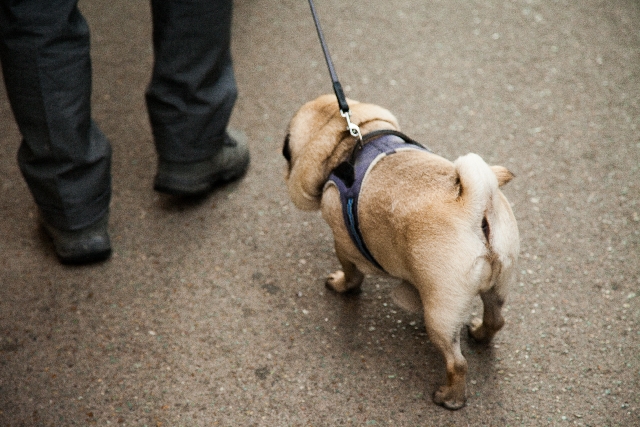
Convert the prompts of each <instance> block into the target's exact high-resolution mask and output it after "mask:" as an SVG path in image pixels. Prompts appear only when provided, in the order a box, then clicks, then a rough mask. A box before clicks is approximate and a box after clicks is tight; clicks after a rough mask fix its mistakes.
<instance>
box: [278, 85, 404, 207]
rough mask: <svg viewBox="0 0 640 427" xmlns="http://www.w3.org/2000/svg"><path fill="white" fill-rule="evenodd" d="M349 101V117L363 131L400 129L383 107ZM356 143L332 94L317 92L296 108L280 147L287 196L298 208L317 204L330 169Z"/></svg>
mask: <svg viewBox="0 0 640 427" xmlns="http://www.w3.org/2000/svg"><path fill="white" fill-rule="evenodd" d="M348 103H349V110H350V112H351V121H352V122H353V123H355V124H356V125H358V126H359V127H360V131H361V132H362V133H363V134H364V133H366V132H371V131H374V130H378V129H394V130H399V126H398V122H397V120H396V118H395V117H394V116H393V114H391V113H390V112H389V111H387V110H385V109H384V108H382V107H379V106H377V105H373V104H364V103H360V102H357V101H353V100H348ZM355 144H356V140H355V138H353V137H352V136H351V135H350V134H349V131H348V130H347V125H346V121H345V119H344V117H342V116H341V115H340V109H339V107H338V101H337V100H336V97H335V96H334V95H323V96H320V97H319V98H316V99H314V100H313V101H310V102H307V103H306V104H304V105H303V106H302V108H300V110H298V112H297V113H296V114H295V115H294V116H293V118H292V119H291V122H290V123H289V130H288V133H287V137H286V139H285V141H284V146H283V147H282V155H283V156H284V158H285V159H286V160H287V163H288V164H287V171H286V174H285V180H286V182H287V188H288V190H289V196H290V197H291V200H292V201H293V203H294V204H295V205H296V206H297V207H298V208H300V209H303V210H315V209H319V208H320V199H321V198H322V189H323V187H324V184H325V182H326V181H327V179H328V178H329V175H330V174H331V171H332V170H333V169H334V168H335V167H336V166H338V165H339V164H340V163H342V162H343V161H344V160H345V159H346V158H347V157H348V156H349V154H350V153H351V151H352V150H353V147H354V146H355Z"/></svg>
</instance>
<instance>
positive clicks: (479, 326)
mask: <svg viewBox="0 0 640 427" xmlns="http://www.w3.org/2000/svg"><path fill="white" fill-rule="evenodd" d="M491 264H492V265H491V268H492V275H491V279H490V280H491V283H490V287H489V289H488V290H486V291H482V292H480V298H482V304H483V306H484V312H483V314H482V319H480V318H475V319H472V320H471V324H470V325H469V334H470V335H471V337H473V339H475V340H476V341H478V342H480V343H485V344H486V343H489V342H490V341H491V339H492V338H493V337H494V335H495V334H496V333H497V332H498V331H499V330H500V329H502V327H503V326H504V317H502V306H503V305H504V302H505V300H506V298H507V286H508V284H509V282H510V281H511V278H512V277H511V276H512V275H513V268H505V266H504V264H503V263H502V262H500V261H499V260H497V259H495V260H493V262H492V263H491Z"/></svg>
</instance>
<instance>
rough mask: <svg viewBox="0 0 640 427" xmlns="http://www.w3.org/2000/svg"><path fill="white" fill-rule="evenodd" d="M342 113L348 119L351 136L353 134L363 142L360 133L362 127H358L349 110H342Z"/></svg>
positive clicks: (360, 142) (359, 141)
mask: <svg viewBox="0 0 640 427" xmlns="http://www.w3.org/2000/svg"><path fill="white" fill-rule="evenodd" d="M340 115H341V116H342V117H344V118H345V120H346V121H347V130H348V131H349V133H350V134H351V136H353V137H354V138H357V139H358V143H359V144H362V134H361V133H360V128H359V127H358V125H357V124H355V123H353V122H352V121H351V113H349V112H348V111H342V110H340Z"/></svg>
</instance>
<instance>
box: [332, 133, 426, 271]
mask: <svg viewBox="0 0 640 427" xmlns="http://www.w3.org/2000/svg"><path fill="white" fill-rule="evenodd" d="M363 141H364V142H366V143H365V144H364V145H363V146H362V148H360V149H359V150H358V151H357V152H355V151H354V153H352V156H351V159H350V161H345V162H343V163H341V164H340V165H338V167H337V168H336V169H334V171H333V172H332V173H331V175H330V176H329V180H328V181H327V184H330V183H332V184H334V185H335V186H336V187H337V188H338V192H339V193H340V202H341V204H342V215H343V219H344V223H345V225H346V227H347V230H348V232H349V236H350V237H351V240H352V241H353V243H354V244H355V246H356V247H357V248H358V250H359V251H360V253H361V254H362V255H363V256H364V257H365V258H366V259H367V260H368V261H369V262H370V263H372V264H373V265H374V266H375V267H376V268H378V269H380V270H382V271H384V268H383V267H382V266H381V265H380V263H378V261H377V260H376V259H375V257H374V256H373V255H372V254H371V252H370V251H369V248H368V247H367V244H366V243H365V241H364V238H363V236H362V232H361V231H360V224H359V219H358V199H359V196H360V190H361V187H362V183H363V181H364V179H365V177H366V175H367V173H368V172H369V171H370V170H371V169H372V168H373V166H374V165H375V164H376V163H377V162H378V161H380V160H381V159H382V158H383V157H385V156H388V155H391V154H394V153H396V152H398V151H403V150H426V151H429V152H430V150H429V149H427V148H426V147H423V146H422V145H420V144H418V143H417V142H415V141H413V140H412V139H410V138H408V137H406V136H405V135H404V134H402V133H400V132H396V131H392V130H383V131H375V132H371V133H369V134H367V135H365V136H364V137H363Z"/></svg>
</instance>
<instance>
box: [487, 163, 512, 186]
mask: <svg viewBox="0 0 640 427" xmlns="http://www.w3.org/2000/svg"><path fill="white" fill-rule="evenodd" d="M491 170H492V171H493V173H494V174H495V175H496V178H498V187H502V186H503V185H505V184H507V183H508V182H509V181H511V180H512V179H513V178H515V175H514V174H513V173H511V171H510V170H509V169H507V168H505V167H504V166H491Z"/></svg>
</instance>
